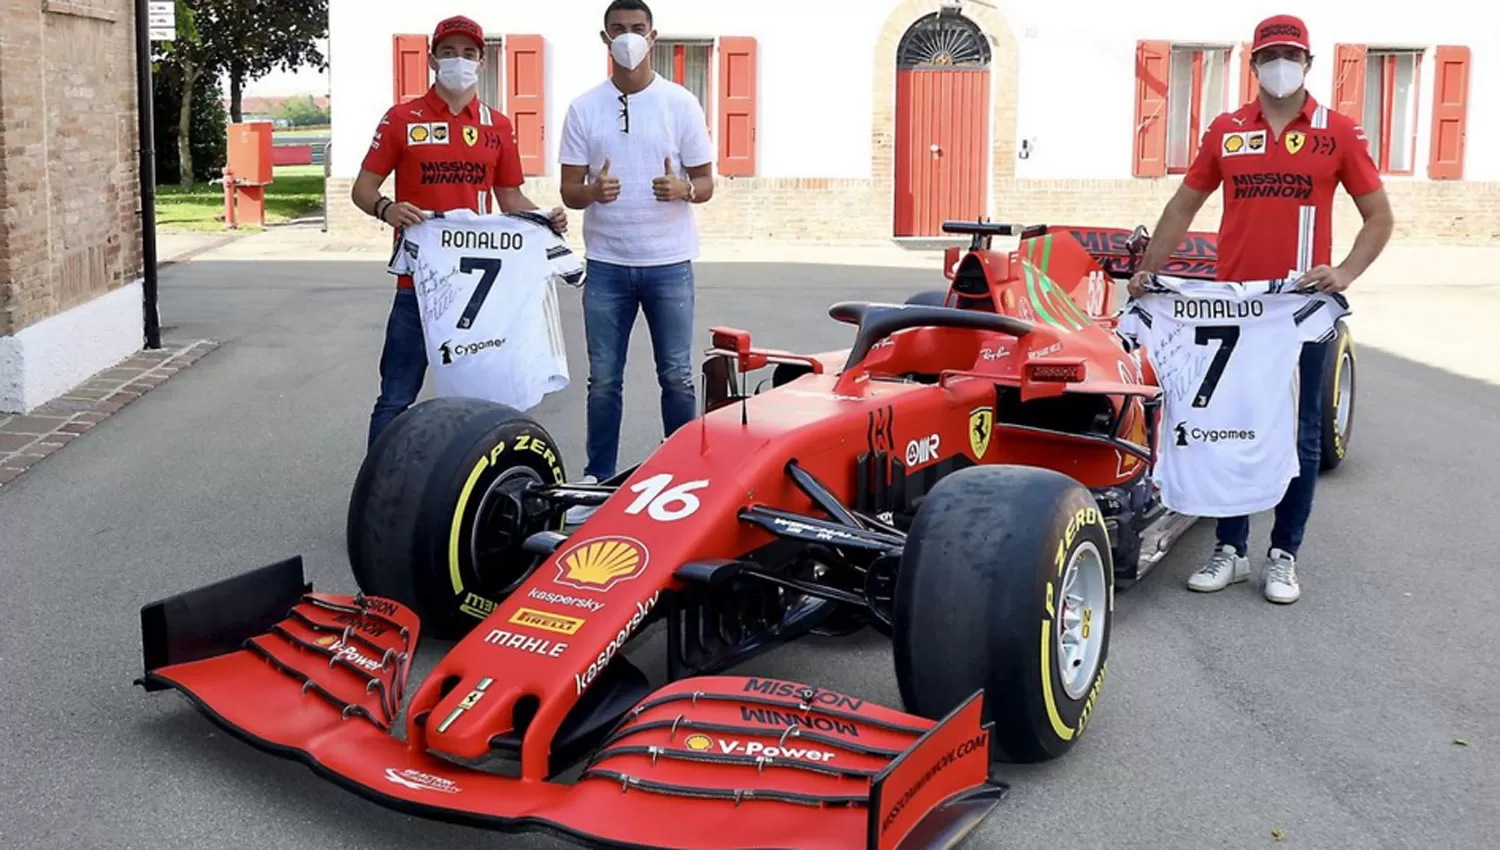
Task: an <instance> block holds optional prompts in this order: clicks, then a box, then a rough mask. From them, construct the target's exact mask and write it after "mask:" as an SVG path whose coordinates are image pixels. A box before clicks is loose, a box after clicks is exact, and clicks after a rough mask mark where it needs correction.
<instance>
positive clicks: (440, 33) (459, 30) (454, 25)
mask: <svg viewBox="0 0 1500 850" xmlns="http://www.w3.org/2000/svg"><path fill="white" fill-rule="evenodd" d="M451 35H461V36H464V37H465V38H468V39H470V40H471V41H473V42H474V45H475V46H476V47H478V48H479V49H480V50H483V49H484V30H483V29H482V28H481V27H480V26H479V24H477V23H475V22H474V20H473V19H471V18H466V17H464V16H463V15H454V16H453V17H451V18H444V19H443V20H441V21H438V25H437V28H436V29H434V30H433V31H432V46H433V47H437V45H438V42H440V41H442V40H443V39H445V38H447V37H448V36H451Z"/></svg>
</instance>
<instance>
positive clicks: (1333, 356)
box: [1318, 319, 1355, 472]
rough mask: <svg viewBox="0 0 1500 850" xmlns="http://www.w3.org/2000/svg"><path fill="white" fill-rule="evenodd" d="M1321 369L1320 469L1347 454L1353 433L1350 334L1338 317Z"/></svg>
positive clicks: (1328, 467)
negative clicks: (1321, 442) (1321, 432)
mask: <svg viewBox="0 0 1500 850" xmlns="http://www.w3.org/2000/svg"><path fill="white" fill-rule="evenodd" d="M1329 349H1330V350H1329V354H1328V362H1327V363H1326V364H1324V366H1323V368H1324V369H1325V370H1326V371H1325V372H1324V373H1323V425H1322V431H1323V448H1322V451H1321V453H1320V455H1319V457H1320V459H1319V461H1318V468H1319V471H1320V472H1329V471H1331V470H1334V469H1337V468H1338V466H1339V464H1341V463H1343V462H1344V458H1345V456H1347V455H1348V454H1349V438H1350V436H1351V435H1352V434H1353V432H1354V373H1355V363H1354V334H1352V333H1350V332H1349V326H1348V325H1346V324H1344V322H1343V320H1342V319H1341V320H1339V322H1338V324H1336V325H1334V338H1333V343H1332V344H1331V345H1330V346H1329Z"/></svg>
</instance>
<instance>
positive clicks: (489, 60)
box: [479, 38, 505, 108]
mask: <svg viewBox="0 0 1500 850" xmlns="http://www.w3.org/2000/svg"><path fill="white" fill-rule="evenodd" d="M504 67H505V54H504V53H502V52H501V50H500V39H498V38H486V39H485V40H484V67H483V68H481V69H480V70H479V99H480V100H481V101H483V102H484V103H487V104H489V105H490V106H493V107H496V108H499V107H500V103H501V98H500V71H501V70H502V69H503V68H504Z"/></svg>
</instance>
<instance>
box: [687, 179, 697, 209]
mask: <svg viewBox="0 0 1500 850" xmlns="http://www.w3.org/2000/svg"><path fill="white" fill-rule="evenodd" d="M687 184H688V198H687V199H688V203H690V204H691V203H692V202H694V201H696V200H698V184H697V183H694V182H693V181H692V180H691V179H689V180H688V182H687Z"/></svg>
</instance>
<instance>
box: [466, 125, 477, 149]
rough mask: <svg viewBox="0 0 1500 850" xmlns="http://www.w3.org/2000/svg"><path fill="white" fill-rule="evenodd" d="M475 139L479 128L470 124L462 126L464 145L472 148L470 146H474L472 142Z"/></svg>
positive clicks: (475, 140)
mask: <svg viewBox="0 0 1500 850" xmlns="http://www.w3.org/2000/svg"><path fill="white" fill-rule="evenodd" d="M477 141H479V128H478V127H475V126H472V125H471V126H468V127H465V128H464V144H466V145H468V146H469V147H471V148H472V147H474V143H475V142H477Z"/></svg>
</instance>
